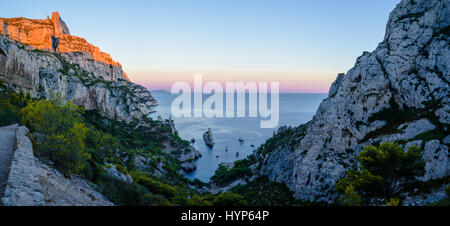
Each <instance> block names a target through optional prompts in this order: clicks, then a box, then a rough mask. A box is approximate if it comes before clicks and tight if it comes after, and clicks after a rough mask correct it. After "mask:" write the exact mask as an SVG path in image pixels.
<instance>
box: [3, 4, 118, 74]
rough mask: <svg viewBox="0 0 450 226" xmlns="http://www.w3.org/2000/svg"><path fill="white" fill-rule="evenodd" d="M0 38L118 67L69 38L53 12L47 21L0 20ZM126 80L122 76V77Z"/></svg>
mask: <svg viewBox="0 0 450 226" xmlns="http://www.w3.org/2000/svg"><path fill="white" fill-rule="evenodd" d="M0 34H1V35H3V36H5V37H8V38H11V39H14V40H16V41H18V42H21V43H24V44H26V45H29V46H33V47H35V48H37V49H40V50H47V51H58V52H61V53H73V52H83V53H88V54H89V55H90V58H91V59H92V60H94V61H98V62H102V63H104V64H108V65H112V66H118V67H120V64H119V63H118V62H116V61H114V60H113V59H112V58H111V56H110V55H109V54H107V53H105V52H102V51H100V49H99V48H98V47H96V46H94V45H92V44H90V43H88V42H87V41H86V40H85V39H84V38H80V37H77V36H73V35H70V32H69V28H68V27H67V25H66V23H64V21H63V20H62V19H61V17H60V16H59V13H58V12H53V13H52V17H51V19H49V18H48V16H47V19H45V20H39V19H27V18H23V17H19V18H0ZM124 76H126V75H124Z"/></svg>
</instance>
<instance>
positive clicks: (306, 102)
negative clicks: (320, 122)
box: [150, 91, 327, 182]
mask: <svg viewBox="0 0 450 226" xmlns="http://www.w3.org/2000/svg"><path fill="white" fill-rule="evenodd" d="M151 92H152V95H153V97H154V98H155V99H156V100H157V101H158V103H159V105H158V106H156V107H155V108H154V110H156V111H157V112H155V113H152V114H150V117H151V118H153V119H156V118H157V117H158V116H161V117H163V118H164V119H168V118H169V117H172V119H173V120H174V122H175V128H176V129H177V131H178V134H179V136H180V137H181V138H183V139H185V140H188V141H190V140H191V139H192V138H194V139H195V143H193V144H192V145H193V146H194V147H195V148H196V149H197V150H199V151H200V152H201V153H202V155H203V157H201V158H200V159H198V160H197V170H195V171H192V172H189V173H186V176H187V177H188V178H190V179H195V178H197V179H199V180H201V181H204V182H208V181H209V180H210V178H211V176H213V175H214V172H215V171H216V169H217V168H218V166H219V164H220V163H222V162H234V161H236V160H238V159H243V158H245V157H246V156H248V155H249V154H251V153H252V152H253V150H255V149H256V148H258V147H259V146H260V145H261V144H263V143H264V142H265V141H266V140H267V139H268V138H270V137H271V136H272V135H273V133H274V131H275V130H276V129H277V128H278V127H280V126H285V125H287V126H299V125H300V124H303V123H305V122H308V121H309V120H311V119H312V117H313V116H314V114H315V112H316V111H317V108H318V107H319V104H320V102H321V101H322V100H323V99H325V98H326V97H327V95H326V94H291V93H286V94H280V98H279V104H280V108H279V109H280V114H279V115H280V118H279V124H278V127H277V128H272V129H262V128H260V118H250V117H244V118H237V117H234V118H226V117H222V118H206V117H202V118H175V117H173V116H172V113H171V110H170V106H171V104H172V100H174V99H175V98H176V97H177V96H179V95H172V94H171V93H169V92H166V91H151ZM192 96H193V95H192ZM206 98H208V95H203V100H205V99H206ZM224 98H225V97H224ZM268 99H269V100H270V97H268ZM235 103H236V100H235ZM192 104H193V100H192ZM224 105H225V101H224ZM269 106H270V102H269ZM224 108H225V107H224ZM246 108H247V114H248V95H247V96H246ZM208 128H211V130H212V133H213V138H214V143H215V145H214V147H213V148H209V147H207V146H206V145H205V142H204V141H203V134H204V133H205V132H206V131H207V130H208ZM239 139H242V140H243V141H244V142H243V143H241V142H239ZM227 148H228V151H226V149H227ZM236 153H239V155H237V154H236Z"/></svg>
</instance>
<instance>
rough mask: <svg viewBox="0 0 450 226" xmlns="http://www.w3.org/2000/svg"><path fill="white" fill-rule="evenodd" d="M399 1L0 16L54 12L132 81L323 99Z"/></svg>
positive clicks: (283, 0) (5, 11) (241, 0)
mask: <svg viewBox="0 0 450 226" xmlns="http://www.w3.org/2000/svg"><path fill="white" fill-rule="evenodd" d="M398 2H399V0H377V1H372V0H340V1H336V0H322V1H320V0H319V1H312V0H304V1H302V0H272V1H265V0H259V1H257V0H160V1H148V0H146V1H111V0H109V1H92V0H90V1H47V0H43V1H39V4H37V3H36V1H31V0H29V1H25V0H16V1H9V2H7V3H6V2H4V3H3V4H2V7H1V8H0V17H7V18H9V17H27V18H32V19H44V18H45V17H46V15H51V12H52V11H59V13H60V15H61V17H62V19H63V20H64V21H65V22H66V24H67V25H68V27H69V29H70V32H71V34H72V35H76V36H81V37H83V38H86V39H87V40H88V41H89V42H90V43H92V44H94V45H96V46H99V47H100V49H101V50H103V51H105V52H107V53H109V54H111V56H112V57H113V59H114V60H117V61H119V62H120V63H121V64H122V66H123V68H124V70H125V72H127V74H128V76H129V77H130V79H131V80H132V81H134V82H137V83H139V84H142V85H144V86H146V87H148V88H150V89H166V90H170V87H171V85H172V83H173V82H176V81H187V82H191V81H192V79H193V74H194V73H201V74H203V77H204V79H205V80H211V81H221V82H224V81H279V82H280V86H281V90H282V91H283V92H307V93H326V92H328V89H329V86H330V84H331V83H332V81H334V79H335V78H336V75H337V74H338V73H341V72H346V71H347V70H348V69H350V68H351V67H352V66H353V65H354V63H355V60H356V57H358V56H360V55H361V54H362V52H363V51H372V50H373V49H375V47H376V46H377V44H378V43H379V42H380V41H382V39H383V36H384V31H385V26H386V22H387V20H388V16H389V12H390V11H392V9H393V8H394V7H395V5H396V4H397V3H398Z"/></svg>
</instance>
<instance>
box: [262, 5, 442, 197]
mask: <svg viewBox="0 0 450 226" xmlns="http://www.w3.org/2000/svg"><path fill="white" fill-rule="evenodd" d="M449 4H450V2H449V1H443V0H402V1H401V2H400V3H399V4H398V5H397V7H396V8H395V9H394V11H393V12H392V13H391V14H390V17H389V21H388V24H387V27H386V34H385V37H384V40H383V41H382V42H381V43H380V44H379V45H378V47H377V48H376V49H375V50H374V51H373V52H370V53H369V52H364V53H363V55H362V56H360V57H359V58H358V59H357V60H356V64H355V66H354V67H353V68H352V69H350V70H349V71H348V72H347V73H346V74H339V75H338V76H337V79H336V81H335V82H334V83H333V84H332V86H331V88H330V91H329V96H328V97H327V98H326V99H325V100H323V102H322V103H321V104H320V107H319V109H318V111H317V113H316V115H315V116H314V117H313V119H312V121H310V122H309V123H307V124H305V125H303V126H301V127H299V128H297V129H295V134H294V135H292V136H290V138H289V142H286V143H284V144H283V145H279V146H278V147H276V148H275V149H274V150H273V151H271V152H270V153H266V152H259V156H258V157H259V159H260V162H259V164H260V173H261V174H263V175H267V176H268V177H269V178H270V179H271V180H272V181H278V182H280V181H281V182H285V183H286V184H287V186H288V187H289V188H290V189H291V190H292V191H294V192H295V197H296V198H298V199H300V200H305V201H316V202H317V201H325V202H331V201H332V200H334V198H335V197H336V195H335V192H334V185H335V183H336V181H337V180H338V179H339V178H340V177H342V176H343V175H344V174H345V172H346V171H347V170H348V169H350V168H352V167H355V165H356V163H355V156H356V155H357V154H358V153H359V152H360V151H361V150H362V148H363V147H364V146H367V145H369V144H377V143H380V142H386V141H395V142H398V143H400V144H402V145H404V146H409V145H412V144H416V145H419V146H421V147H422V148H423V150H424V157H423V158H424V159H425V161H426V171H427V172H426V175H425V177H424V178H422V180H429V179H437V178H442V177H446V176H449V174H450V166H449V164H448V162H449V155H448V149H449V144H450V137H449V135H448V134H449V129H450V128H449V124H450V113H449V111H450V105H449V85H450V83H449V82H450V75H449V71H450V48H449V43H450V37H449V31H450V29H449V25H450V13H449Z"/></svg>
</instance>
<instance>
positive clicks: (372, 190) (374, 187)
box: [336, 143, 425, 204]
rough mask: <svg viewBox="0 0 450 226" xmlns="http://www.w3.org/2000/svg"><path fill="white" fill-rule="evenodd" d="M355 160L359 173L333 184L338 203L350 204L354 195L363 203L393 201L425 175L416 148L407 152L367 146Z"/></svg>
mask: <svg viewBox="0 0 450 226" xmlns="http://www.w3.org/2000/svg"><path fill="white" fill-rule="evenodd" d="M356 159H357V160H358V161H359V163H360V165H361V167H360V169H359V170H350V171H348V173H347V176H345V177H344V178H341V179H340V180H339V181H338V182H337V183H336V190H337V191H338V192H339V193H340V195H341V200H354V197H352V196H356V195H358V196H362V197H363V198H365V199H366V200H368V199H370V198H382V199H391V198H397V196H398V195H399V193H400V192H401V191H402V190H403V189H404V188H406V187H407V186H408V185H411V184H413V183H414V182H415V181H416V179H415V178H416V177H420V176H423V175H424V173H425V162H424V161H423V160H422V153H421V151H420V148H418V147H417V146H411V147H410V148H409V149H408V150H407V151H404V150H403V148H402V147H401V146H399V145H397V144H394V143H384V144H380V145H379V146H378V147H375V146H368V147H366V148H365V149H364V151H362V152H361V153H360V154H359V155H358V156H357V157H356ZM349 186H351V187H353V188H352V189H350V188H349ZM350 190H353V192H350ZM354 193H356V194H354ZM350 203H354V202H350ZM342 204H346V202H344V203H342Z"/></svg>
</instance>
